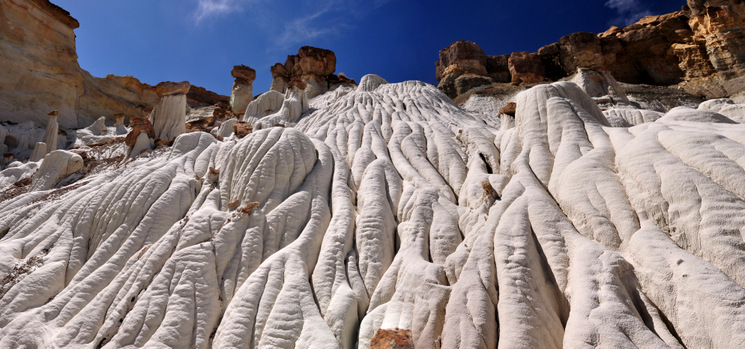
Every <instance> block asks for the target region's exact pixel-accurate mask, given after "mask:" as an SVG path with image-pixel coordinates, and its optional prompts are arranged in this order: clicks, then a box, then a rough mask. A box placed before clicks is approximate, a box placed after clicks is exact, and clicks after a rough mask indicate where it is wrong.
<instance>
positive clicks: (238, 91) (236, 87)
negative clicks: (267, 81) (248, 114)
mask: <svg viewBox="0 0 745 349" xmlns="http://www.w3.org/2000/svg"><path fill="white" fill-rule="evenodd" d="M230 75H232V76H233V78H235V81H234V82H233V89H232V90H231V93H230V108H231V109H232V110H233V113H235V114H239V113H244V112H245V111H246V107H247V106H248V103H251V101H252V100H253V81H254V80H255V79H256V70H254V69H253V68H251V67H247V66H245V65H236V66H233V70H232V71H231V72H230Z"/></svg>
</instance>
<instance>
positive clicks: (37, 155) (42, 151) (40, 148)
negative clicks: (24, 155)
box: [28, 142, 47, 162]
mask: <svg viewBox="0 0 745 349" xmlns="http://www.w3.org/2000/svg"><path fill="white" fill-rule="evenodd" d="M45 155H47V144H46V143H44V142H36V145H35V146H34V151H33V152H31V157H30V158H29V160H28V161H31V162H36V161H39V160H41V159H43V158H44V156H45Z"/></svg>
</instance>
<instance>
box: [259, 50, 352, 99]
mask: <svg viewBox="0 0 745 349" xmlns="http://www.w3.org/2000/svg"><path fill="white" fill-rule="evenodd" d="M270 71H271V73H272V79H273V81H272V86H271V89H272V90H275V91H278V92H281V93H284V92H286V91H287V89H288V88H291V87H298V88H299V89H301V90H305V93H306V95H307V97H308V98H313V97H315V96H318V95H320V94H322V93H324V92H326V91H328V90H330V89H333V88H334V87H335V86H337V85H340V84H355V82H354V80H352V79H349V78H347V77H346V76H345V75H344V74H339V75H334V72H335V71H336V55H335V54H334V52H333V51H331V50H326V49H322V48H316V47H311V46H303V47H301V48H300V49H299V50H298V53H297V54H296V55H289V56H287V60H286V61H285V63H284V64H281V63H276V64H275V65H273V66H272V67H271V69H270Z"/></svg>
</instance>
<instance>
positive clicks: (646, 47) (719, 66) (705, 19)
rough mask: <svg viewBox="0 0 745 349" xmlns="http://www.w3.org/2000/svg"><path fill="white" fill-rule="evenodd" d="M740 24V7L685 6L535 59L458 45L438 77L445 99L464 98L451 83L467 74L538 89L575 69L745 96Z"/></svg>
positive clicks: (447, 51) (577, 39) (570, 38)
mask: <svg viewBox="0 0 745 349" xmlns="http://www.w3.org/2000/svg"><path fill="white" fill-rule="evenodd" d="M744 22H745V2H742V1H740V0H716V1H706V2H704V1H701V0H690V1H688V6H684V7H683V9H682V10H681V11H677V12H673V13H669V14H664V15H660V16H648V17H645V18H642V19H641V20H639V21H638V22H636V23H634V24H632V25H630V26H628V27H626V28H619V27H615V26H613V27H611V28H610V29H608V30H607V31H605V32H603V33H600V34H597V35H596V34H593V33H584V32H579V33H574V34H570V35H567V36H564V37H562V38H561V39H559V41H558V42H556V43H553V44H549V45H546V46H544V47H542V48H540V49H539V50H538V51H537V52H535V53H529V52H513V53H512V54H510V55H501V56H486V55H485V53H484V51H483V50H481V49H480V48H479V47H478V45H477V44H476V43H473V42H470V41H458V42H455V43H453V44H451V45H450V46H448V47H447V48H444V49H442V50H441V51H440V54H439V59H438V61H437V62H436V63H435V67H436V77H437V80H438V81H439V82H440V86H439V87H440V89H441V90H443V92H445V93H446V94H448V95H449V96H450V97H451V98H455V97H456V96H458V95H460V94H462V93H461V91H460V89H459V88H457V87H456V86H455V84H456V79H457V78H458V77H459V76H461V75H465V74H473V75H480V76H484V77H489V78H490V79H491V80H492V82H512V83H536V82H544V81H557V80H559V79H562V78H564V77H567V76H569V75H572V74H574V73H575V72H576V71H577V69H578V68H591V69H596V70H601V71H607V72H609V73H611V74H612V75H613V76H614V77H615V78H616V79H617V80H619V81H621V82H626V83H633V84H650V85H661V86H668V85H675V84H680V85H681V86H682V87H683V88H684V89H685V90H686V91H688V92H689V93H693V94H696V95H704V96H706V97H708V98H715V97H723V96H728V95H733V94H735V93H737V92H740V91H742V90H745V46H744V45H742V42H743V41H745V26H743V25H742V23H744ZM486 83H487V84H488V83H489V82H488V81H487V82H486Z"/></svg>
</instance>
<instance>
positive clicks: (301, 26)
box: [276, 9, 338, 49]
mask: <svg viewBox="0 0 745 349" xmlns="http://www.w3.org/2000/svg"><path fill="white" fill-rule="evenodd" d="M328 13H329V9H323V10H321V11H318V12H316V13H313V14H310V15H308V16H305V17H300V18H296V19H293V20H291V21H289V22H288V23H286V24H285V27H284V31H283V32H282V34H281V35H280V36H279V38H278V39H277V41H276V45H277V46H278V48H282V49H284V48H287V47H290V46H292V45H295V44H298V43H303V42H306V41H309V40H313V39H316V38H319V37H322V36H326V35H330V34H335V33H338V29H337V28H335V27H332V26H325V25H323V24H319V23H316V22H318V20H319V18H321V17H322V16H324V15H326V14H328Z"/></svg>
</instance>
